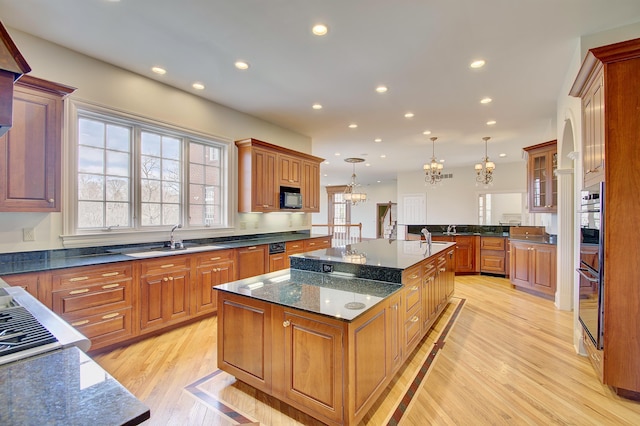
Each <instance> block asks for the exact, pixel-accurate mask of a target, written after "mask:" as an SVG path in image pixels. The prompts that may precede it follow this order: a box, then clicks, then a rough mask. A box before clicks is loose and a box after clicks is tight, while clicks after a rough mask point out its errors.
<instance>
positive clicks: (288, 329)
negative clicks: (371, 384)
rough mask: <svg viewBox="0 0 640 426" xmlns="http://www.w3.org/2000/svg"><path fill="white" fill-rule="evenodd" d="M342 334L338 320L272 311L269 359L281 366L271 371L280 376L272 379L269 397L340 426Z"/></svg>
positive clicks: (341, 416)
mask: <svg viewBox="0 0 640 426" xmlns="http://www.w3.org/2000/svg"><path fill="white" fill-rule="evenodd" d="M344 335H345V323H344V322H342V321H333V320H331V319H329V318H323V317H316V316H315V315H312V314H305V313H302V312H298V311H291V310H288V309H281V308H279V307H278V308H274V322H273V336H274V344H275V345H274V351H275V352H274V354H273V360H274V362H276V363H277V362H278V360H279V359H280V360H282V362H283V364H282V365H281V366H280V368H277V369H275V371H278V372H281V373H282V377H275V376H274V389H273V391H274V392H273V394H274V395H276V396H278V397H279V398H280V399H281V400H282V401H284V402H286V403H289V404H291V405H293V406H294V407H297V408H299V409H300V410H302V411H305V412H309V411H308V410H311V412H309V413H310V414H313V416H314V417H316V418H318V419H319V420H322V421H324V422H326V423H329V424H342V422H343V395H342V391H343V388H344V383H343V378H344V372H343V371H344V369H343V360H344V357H343V347H344V346H345V342H344ZM280 339H282V340H280ZM279 348H280V349H279ZM280 350H282V353H278V351H280ZM276 385H277V387H276Z"/></svg>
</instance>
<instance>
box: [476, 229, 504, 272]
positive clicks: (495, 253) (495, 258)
mask: <svg viewBox="0 0 640 426" xmlns="http://www.w3.org/2000/svg"><path fill="white" fill-rule="evenodd" d="M506 240H507V239H506V238H505V237H484V236H482V237H480V272H484V273H489V274H500V275H506V273H507V269H506V263H507V255H506V254H507V250H506Z"/></svg>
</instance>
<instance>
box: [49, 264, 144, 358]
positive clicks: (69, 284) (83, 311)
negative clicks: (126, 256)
mask: <svg viewBox="0 0 640 426" xmlns="http://www.w3.org/2000/svg"><path fill="white" fill-rule="evenodd" d="M134 292H135V289H134V285H133V267H132V264H130V263H126V262H120V263H113V264H107V265H100V266H86V267H79V268H69V269H63V270H56V271H53V272H51V298H52V309H53V311H54V312H55V313H57V314H58V315H60V316H61V317H62V318H63V319H65V320H66V321H67V322H69V323H70V324H71V325H72V326H74V327H75V328H77V329H78V331H80V332H81V333H82V334H84V335H85V336H86V337H88V338H89V339H90V340H91V349H92V350H95V349H98V348H101V347H104V346H107V345H110V344H113V343H116V342H118V341H121V340H124V339H127V338H129V337H133V335H134V333H135V330H134V323H133V322H134V318H136V312H135V310H134Z"/></svg>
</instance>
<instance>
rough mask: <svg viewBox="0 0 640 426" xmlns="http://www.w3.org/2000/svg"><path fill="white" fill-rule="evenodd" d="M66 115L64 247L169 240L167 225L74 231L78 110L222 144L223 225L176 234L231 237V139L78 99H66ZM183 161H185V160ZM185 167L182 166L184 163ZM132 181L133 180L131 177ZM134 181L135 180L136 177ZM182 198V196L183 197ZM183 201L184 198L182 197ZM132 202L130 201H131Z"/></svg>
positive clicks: (233, 183) (233, 205) (233, 188)
mask: <svg viewBox="0 0 640 426" xmlns="http://www.w3.org/2000/svg"><path fill="white" fill-rule="evenodd" d="M66 108H67V111H66V116H67V117H68V119H67V125H66V126H65V128H64V135H63V141H64V142H63V146H62V154H63V155H62V165H61V166H62V185H63V188H64V191H62V206H63V210H62V235H60V238H61V240H62V244H63V245H64V247H68V248H72V247H92V246H100V245H104V246H107V245H117V244H135V243H150V242H157V241H163V240H164V239H168V237H169V231H170V230H171V228H170V227H168V226H158V227H154V228H145V229H144V230H139V229H136V230H132V229H126V230H118V229H115V228H114V229H112V230H110V231H107V230H103V231H100V232H95V231H87V232H81V233H77V234H76V233H74V232H75V223H76V217H75V215H76V207H75V203H76V201H77V191H76V176H75V174H74V175H73V176H72V175H71V172H72V171H73V172H74V173H75V172H76V164H77V158H76V157H77V149H76V144H77V140H78V134H77V133H78V125H77V121H78V110H85V111H91V112H95V113H97V114H104V115H106V116H110V117H113V118H122V119H123V120H127V119H129V120H132V121H137V122H140V123H144V124H146V125H149V126H151V127H160V128H164V129H167V130H170V131H171V130H173V131H176V132H178V133H181V134H187V135H189V136H192V137H193V138H194V139H195V140H203V139H205V140H210V139H213V140H215V141H216V142H218V143H220V144H222V145H223V147H224V148H223V155H222V157H223V176H222V177H223V179H224V180H225V182H224V183H223V185H222V196H223V199H225V200H226V203H225V204H226V205H225V206H224V207H223V208H222V211H221V212H222V214H223V216H224V217H223V225H221V226H216V227H204V226H203V227H185V228H182V229H180V230H179V231H177V232H178V233H179V236H180V238H181V239H185V240H186V239H195V238H214V237H221V236H228V235H233V231H234V229H235V228H234V219H235V211H236V208H237V207H236V197H235V196H234V194H235V193H236V181H235V179H233V172H234V171H235V170H236V168H235V167H233V166H232V165H235V164H236V162H237V161H236V154H235V149H233V148H234V144H233V140H232V139H230V138H228V137H223V136H218V135H211V134H206V133H202V132H196V131H193V130H190V129H185V128H181V127H179V126H176V125H174V124H170V123H165V122H162V121H158V120H152V119H149V118H147V117H142V116H139V115H136V114H132V113H129V112H125V111H121V110H118V109H114V108H109V107H104V106H101V105H97V104H95V103H91V102H87V101H82V100H78V99H69V101H68V102H67V103H66ZM132 161H135V162H137V161H138V159H134V158H132ZM185 161H186V159H185ZM183 164H184V163H183ZM136 173H137V172H136ZM132 178H133V177H132ZM136 179H137V178H136ZM133 184H134V185H139V182H137V180H136V181H134V183H133ZM183 197H184V194H183ZM183 199H184V198H183ZM132 201H133V200H132Z"/></svg>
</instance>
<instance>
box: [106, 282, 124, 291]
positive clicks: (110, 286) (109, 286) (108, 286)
mask: <svg viewBox="0 0 640 426" xmlns="http://www.w3.org/2000/svg"><path fill="white" fill-rule="evenodd" d="M116 287H120V284H119V283H116V284H106V285H103V286H102V288H103V289H105V290H107V289H109V288H116Z"/></svg>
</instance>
